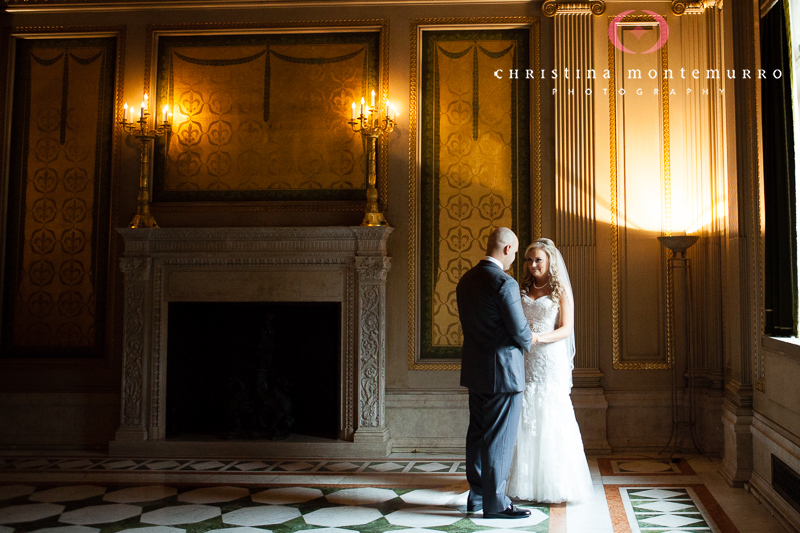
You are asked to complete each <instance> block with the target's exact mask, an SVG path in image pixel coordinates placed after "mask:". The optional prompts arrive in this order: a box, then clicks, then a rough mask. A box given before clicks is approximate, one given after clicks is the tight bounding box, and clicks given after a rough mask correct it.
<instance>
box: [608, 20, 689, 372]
mask: <svg viewBox="0 0 800 533" xmlns="http://www.w3.org/2000/svg"><path fill="white" fill-rule="evenodd" d="M613 20H614V17H608V22H609V25H610V24H611V23H612V22H613ZM621 22H656V21H655V19H654V18H653V17H652V16H650V15H628V16H626V17H623V18H622V19H621ZM660 53H661V68H662V71H666V70H667V68H668V61H667V60H668V56H669V54H668V49H667V43H664V46H663V47H662V48H661V50H660ZM608 69H609V71H610V74H611V77H610V79H609V83H608V89H609V91H608V123H609V136H608V140H609V147H610V154H609V155H610V159H609V161H610V165H609V166H610V168H609V172H610V178H611V180H610V181H611V209H610V211H611V221H610V222H611V346H612V354H611V365H612V368H613V369H614V370H664V369H668V368H671V367H672V365H673V363H674V361H675V346H674V339H673V335H674V329H675V312H674V300H673V294H672V292H673V282H672V279H673V276H672V269H671V268H669V259H668V257H667V255H666V253H665V252H664V250H663V249H662V250H661V257H662V268H663V269H664V272H665V275H666V284H665V285H666V287H665V293H666V295H665V296H666V298H665V300H666V310H665V311H666V313H665V315H666V316H665V319H666V320H665V322H666V324H665V326H666V328H665V339H666V361H657V362H655V361H652V362H631V361H628V362H626V361H623V358H622V338H621V337H622V326H621V323H620V315H621V304H620V300H621V287H620V285H621V279H620V278H621V275H620V254H619V195H618V194H617V192H618V183H617V163H618V162H617V88H616V47H615V46H614V43H612V42H611V39H609V40H608ZM661 129H662V139H663V146H662V153H663V158H664V159H663V163H664V176H663V187H664V203H665V213H664V215H665V220H664V223H665V228H664V232H665V233H666V234H667V235H671V234H672V212H671V202H672V177H671V167H670V164H671V163H670V137H669V81H668V80H667V79H665V78H663V77H662V80H661Z"/></svg>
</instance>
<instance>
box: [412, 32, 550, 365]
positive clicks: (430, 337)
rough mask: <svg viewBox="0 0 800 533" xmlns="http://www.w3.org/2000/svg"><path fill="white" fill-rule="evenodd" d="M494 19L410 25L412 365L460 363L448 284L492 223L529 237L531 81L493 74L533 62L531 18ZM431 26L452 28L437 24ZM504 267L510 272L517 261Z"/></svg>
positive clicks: (533, 169) (535, 162) (534, 172)
mask: <svg viewBox="0 0 800 533" xmlns="http://www.w3.org/2000/svg"><path fill="white" fill-rule="evenodd" d="M501 20H502V21H505V19H491V22H492V23H494V24H492V23H489V24H486V25H483V26H481V27H476V26H475V25H474V24H475V23H478V24H480V23H481V22H482V21H474V20H470V21H469V22H470V23H473V24H463V25H462V24H458V23H459V22H462V21H444V20H431V21H414V23H412V41H413V44H412V46H413V48H412V76H411V77H412V84H411V85H412V98H411V102H410V114H411V117H412V124H411V127H410V131H411V133H412V139H411V141H410V142H411V150H410V158H411V162H412V165H411V169H410V191H409V194H410V199H409V200H410V203H409V208H410V213H409V215H410V218H411V220H410V231H409V234H410V235H409V236H410V243H409V247H410V249H409V251H410V255H411V257H410V260H409V275H410V278H411V279H410V281H411V283H410V286H411V287H412V290H411V291H410V294H409V300H410V301H409V304H410V310H409V313H410V314H409V336H410V338H409V367H410V368H412V369H430V370H433V369H436V370H454V369H458V368H459V367H460V365H459V364H458V363H457V361H458V360H459V359H460V351H461V341H462V334H461V330H460V323H459V319H458V312H457V306H456V303H455V287H456V285H457V283H458V280H459V279H460V277H461V275H462V274H463V273H464V272H465V271H466V270H468V269H469V268H471V267H472V266H474V265H475V264H477V262H478V261H479V260H480V259H481V258H482V257H483V254H484V248H485V244H486V238H487V237H488V234H489V233H490V232H491V231H492V229H493V228H495V227H498V226H509V227H511V228H513V229H515V231H517V233H518V234H519V236H520V240H521V242H522V243H525V242H527V241H528V240H530V238H531V227H530V226H531V216H530V209H531V200H532V194H531V189H533V191H535V192H534V194H536V191H538V190H539V188H540V184H539V168H540V166H539V152H538V144H536V146H534V147H531V143H532V142H534V143H538V141H539V135H538V131H539V124H538V117H539V102H538V81H534V80H531V81H528V82H519V81H512V80H509V79H505V80H498V79H497V78H495V77H494V76H493V75H492V73H493V72H494V71H496V70H497V69H502V70H504V71H506V72H507V71H508V70H509V69H511V68H521V69H523V70H522V72H524V69H525V68H527V67H528V66H530V65H535V66H532V67H531V68H535V67H536V66H538V45H539V43H538V24H536V22H538V21H536V19H529V20H527V23H524V22H523V24H519V22H520V21H523V20H525V19H509V21H510V20H513V22H514V24H513V26H516V28H514V27H513V26H512V28H508V27H506V28H501V27H495V26H494V25H496V24H498V23H500V22H501ZM438 24H448V25H450V27H448V28H447V30H446V31H440V29H439V28H437V27H436V26H437V25H438ZM423 25H424V26H430V27H426V28H424V29H423V28H421V26H423ZM418 39H419V43H418ZM418 53H419V54H420V61H419V63H418V61H417V54H418ZM418 68H419V69H420V72H419V78H418V77H417V69H418ZM416 89H419V90H420V91H421V92H420V93H419V95H420V98H419V99H418V93H417V92H416ZM417 118H419V120H420V126H419V131H417V126H416V119H417ZM417 135H420V137H419V144H418V142H417ZM417 150H419V152H417ZM532 152H535V155H533V157H531V154H532ZM532 177H535V179H534V180H532V179H531V178H532ZM532 181H533V182H534V183H533V184H532V183H531V182H532ZM537 197H538V195H537ZM539 217H540V213H539V210H538V209H537V212H536V220H537V221H538V220H539ZM418 223H419V228H420V229H419V230H417V229H416V227H417V226H416V224H418ZM534 224H536V223H534ZM537 229H538V228H537ZM416 238H419V239H420V240H419V246H420V247H421V248H420V253H419V255H417V253H416V252H417V251H416V247H417V241H416ZM417 257H419V260H417V259H416V258H417ZM512 268H513V269H514V272H515V274H518V272H517V270H518V268H519V263H517V264H515V266H514V267H512ZM418 270H419V273H420V275H419V277H417V271H418ZM417 279H419V284H418V286H417V283H416V280H417ZM417 291H419V292H417ZM418 301H419V303H418ZM418 315H419V316H418ZM452 360H455V361H454V362H453V363H450V362H449V361H452Z"/></svg>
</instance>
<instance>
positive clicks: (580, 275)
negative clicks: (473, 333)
mask: <svg viewBox="0 0 800 533" xmlns="http://www.w3.org/2000/svg"><path fill="white" fill-rule="evenodd" d="M542 9H543V11H544V12H545V14H546V15H548V16H552V17H553V18H554V23H555V47H554V48H555V68H556V72H558V78H556V80H555V89H556V94H555V128H556V131H555V156H556V157H555V215H556V218H555V236H554V240H555V242H556V246H558V248H559V250H561V254H562V255H563V256H564V261H565V262H566V264H567V269H568V270H569V275H570V281H571V283H572V290H573V292H574V295H575V342H576V355H575V370H574V371H573V390H572V398H573V403H574V405H575V410H576V416H577V418H578V422H579V424H580V426H581V433H582V435H583V438H584V443H585V446H586V448H587V449H590V450H592V451H599V452H608V451H610V450H611V448H610V446H609V444H608V438H607V427H606V411H607V409H608V403H607V401H606V399H605V394H604V391H603V388H602V385H601V379H602V377H603V372H602V371H601V370H600V355H599V347H598V342H597V338H598V294H597V231H596V212H595V196H596V195H595V139H594V135H595V132H594V128H593V124H594V95H593V93H594V80H593V79H591V78H588V77H587V73H588V71H589V70H591V69H593V68H594V44H593V40H594V30H593V26H594V21H593V20H592V17H593V16H594V15H600V14H602V13H603V12H605V4H604V3H603V2H586V3H555V2H545V4H544V5H543V8H542Z"/></svg>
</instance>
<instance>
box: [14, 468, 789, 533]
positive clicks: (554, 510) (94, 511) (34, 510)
mask: <svg viewBox="0 0 800 533" xmlns="http://www.w3.org/2000/svg"><path fill="white" fill-rule="evenodd" d="M589 463H590V468H591V471H592V476H593V480H594V482H595V497H594V499H593V500H591V501H588V502H583V503H580V504H567V505H564V504H561V505H547V504H536V503H532V504H531V503H527V502H521V503H522V505H523V506H525V507H527V508H529V509H531V512H532V514H531V517H530V518H528V519H525V520H487V519H484V518H483V517H482V516H481V513H475V514H467V513H466V490H467V484H466V481H465V479H464V462H463V459H461V458H459V457H445V456H441V457H434V456H424V455H421V454H415V455H397V456H393V457H391V458H389V459H377V460H330V461H326V460H320V459H307V460H296V459H292V460H287V461H278V460H265V461H253V460H238V461H237V460H222V459H220V460H208V459H203V460H190V459H185V460H182V459H141V458H109V457H98V456H94V457H88V456H87V457H79V456H72V457H63V456H62V457H55V456H44V455H41V456H38V457H35V456H31V455H28V456H16V457H14V456H5V457H2V458H0V533H21V532H33V531H36V532H39V531H42V532H44V531H46V532H50V533H97V532H101V531H102V532H104V533H105V532H108V533H112V532H121V531H134V530H135V531H136V533H183V532H197V533H201V532H217V531H223V530H224V531H225V533H264V532H267V531H272V532H274V533H298V532H304V531H314V532H319V533H325V532H330V533H347V532H350V533H352V532H355V531H358V532H367V533H373V532H375V533H377V532H381V531H403V532H404V533H423V532H430V533H435V532H437V531H438V532H445V533H468V532H474V531H492V532H497V533H502V532H504V531H506V532H508V531H537V532H547V531H550V532H558V533H564V532H576V533H577V532H580V533H601V532H602V533H622V532H625V533H628V532H630V533H656V532H658V533H678V532H721V533H728V532H735V531H741V532H742V533H745V532H746V533H762V532H763V533H767V532H769V533H775V532H781V531H783V528H782V527H781V526H780V524H779V523H778V522H777V521H776V520H775V519H774V518H773V517H772V516H771V515H770V514H769V513H768V512H767V510H766V509H764V508H763V507H761V506H760V505H759V504H758V502H757V501H756V500H755V498H753V496H752V495H750V494H748V493H747V492H745V491H744V490H742V489H733V488H731V487H729V486H728V485H727V484H726V483H725V482H724V480H723V479H722V478H721V477H720V475H719V474H718V473H717V470H718V467H719V463H718V461H710V460H708V459H706V458H702V457H697V458H691V459H689V460H681V461H678V462H671V461H668V460H666V459H659V458H657V457H651V456H644V455H638V456H637V455H632V454H628V455H625V456H623V455H619V456H612V457H600V458H592V459H590V461H589Z"/></svg>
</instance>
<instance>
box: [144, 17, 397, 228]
mask: <svg viewBox="0 0 800 533" xmlns="http://www.w3.org/2000/svg"><path fill="white" fill-rule="evenodd" d="M282 30H291V31H292V32H294V33H302V32H307V33H324V32H325V31H332V32H343V31H363V32H369V31H378V32H379V34H380V39H379V40H380V45H379V46H380V58H379V61H380V64H379V66H378V70H379V75H380V80H379V85H380V87H381V97H382V100H381V108H382V109H383V108H384V107H385V105H386V101H387V100H388V98H389V21H388V20H387V19H354V20H315V21H297V22H274V23H269V22H266V23H265V22H245V23H216V22H211V23H186V24H152V25H149V26H147V37H146V45H145V46H146V48H145V64H144V91H143V92H146V93H148V94H154V92H155V91H154V89H155V87H153V79H154V76H152V72H153V69H154V68H157V61H156V54H157V52H158V45H157V40H158V37H160V36H162V35H164V36H171V35H197V36H202V35H226V34H227V35H237V34H253V33H280V32H281V31H282ZM354 135H355V134H354ZM388 148H389V144H388V138H387V137H386V136H383V137H381V139H380V140H379V145H378V164H379V166H380V168H379V171H378V179H377V189H378V205H379V208H380V210H381V211H382V212H384V213H385V212H386V211H388V207H389V202H388V191H389V187H388V175H389V150H388ZM365 205H366V196H365V197H364V200H363V201H336V202H323V201H248V202H153V203H151V204H150V210H151V211H153V212H154V213H165V212H170V213H186V212H205V213H211V212H221V211H224V212H238V213H241V212H356V211H357V212H363V211H364V206H365Z"/></svg>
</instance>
